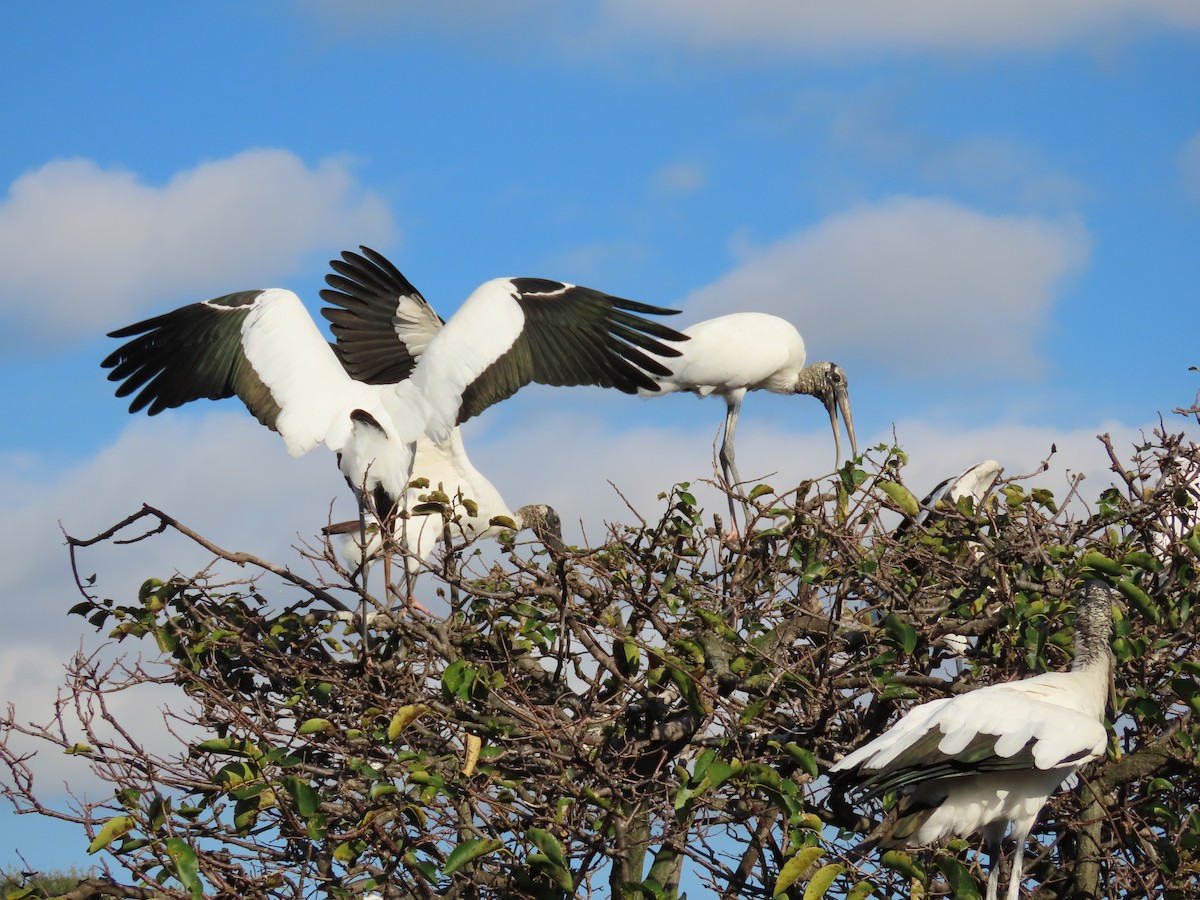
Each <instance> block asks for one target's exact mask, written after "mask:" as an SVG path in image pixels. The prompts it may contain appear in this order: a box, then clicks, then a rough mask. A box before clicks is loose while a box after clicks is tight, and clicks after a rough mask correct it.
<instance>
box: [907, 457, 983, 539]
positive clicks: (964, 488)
mask: <svg viewBox="0 0 1200 900" xmlns="http://www.w3.org/2000/svg"><path fill="white" fill-rule="evenodd" d="M1001 471H1003V469H1002V467H1001V466H1000V463H998V462H996V460H994V459H985V460H984V461H983V462H978V463H975V465H973V466H970V467H968V468H966V469H964V470H963V471H961V472H959V473H958V474H957V475H954V476H952V477H950V478H947V479H946V480H945V481H942V482H939V483H938V484H937V485H936V486H935V487H934V489H933V490H931V491H930V492H929V493H928V494H926V495H925V499H923V500H922V501H921V502H920V504H919V505H920V507H921V511H920V513H918V514H917V517H916V518H915V519H913V518H907V517H906V518H905V519H904V521H902V522H901V523H900V524H899V525H897V526H896V531H895V534H896V536H899V535H901V534H903V533H904V532H906V531H908V530H909V529H910V528H912V527H913V526H914V525H927V524H929V523H931V522H932V521H933V520H934V519H935V518H937V517H939V516H940V515H941V514H942V513H941V510H942V509H943V508H944V507H946V506H957V505H958V501H959V500H961V499H962V498H963V497H970V498H971V501H972V504H973V506H974V508H975V509H976V510H978V509H979V506H980V504H982V503H983V498H984V497H986V496H987V494H988V492H989V491H991V489H992V488H993V487H994V486H995V484H996V480H997V479H998V478H999V477H1000V473H1001Z"/></svg>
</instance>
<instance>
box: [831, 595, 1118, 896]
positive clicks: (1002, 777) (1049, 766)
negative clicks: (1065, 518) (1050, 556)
mask: <svg viewBox="0 0 1200 900" xmlns="http://www.w3.org/2000/svg"><path fill="white" fill-rule="evenodd" d="M1113 599H1114V597H1113V592H1112V590H1111V589H1110V588H1109V587H1108V585H1106V584H1105V583H1104V582H1102V581H1099V580H1092V581H1088V582H1087V583H1085V584H1084V585H1083V586H1082V587H1081V588H1080V589H1079V591H1078V592H1077V595H1076V603H1075V659H1074V661H1073V662H1072V664H1071V670H1070V671H1069V672H1047V673H1045V674H1042V675H1037V676H1034V677H1032V678H1026V679H1023V680H1019V681H1011V682H1007V683H1004V684H994V685H990V686H988V687H983V688H979V689H978V690H974V691H969V692H967V693H964V694H958V695H956V696H953V697H946V698H942V699H939V700H933V701H930V702H929V703H922V704H921V705H920V706H916V707H914V708H913V709H911V710H909V711H908V712H907V713H906V714H905V715H904V717H903V718H902V719H901V720H900V721H899V722H897V723H896V724H895V725H893V726H892V727H891V728H889V729H888V730H887V731H885V732H884V733H883V734H881V735H880V736H879V737H877V738H875V739H874V740H873V741H871V742H870V743H868V744H866V745H865V746H863V747H860V748H859V749H857V750H855V751H854V752H853V753H850V754H848V755H847V756H845V757H843V758H842V759H841V760H840V761H839V762H837V763H836V764H835V765H834V766H833V767H832V768H830V770H829V771H830V773H831V775H832V776H833V779H832V782H831V784H832V786H833V787H834V788H835V789H836V788H838V787H839V786H840V785H841V784H842V783H843V782H844V781H846V780H851V781H855V782H858V784H859V787H858V788H856V789H855V790H854V792H853V793H854V795H855V798H856V799H858V800H863V799H870V798H872V797H879V796H881V795H883V794H885V793H887V792H889V791H897V790H899V791H901V792H902V797H901V799H900V801H899V804H898V808H897V817H896V819H895V820H894V821H891V822H889V823H888V824H887V825H886V826H885V833H884V835H883V836H882V837H878V838H874V839H872V840H871V841H868V842H867V846H872V845H874V844H876V843H878V844H882V845H883V846H905V845H917V844H929V843H933V842H934V841H938V840H941V839H942V838H944V837H947V836H949V835H959V836H961V837H966V836H967V835H969V834H971V833H972V832H974V831H981V832H982V834H983V842H984V846H985V848H986V849H987V851H988V856H989V866H990V872H989V873H988V885H987V900H996V895H997V886H998V883H999V877H1000V866H999V857H1000V850H1001V844H1002V842H1003V840H1004V835H1005V832H1007V831H1008V829H1009V826H1011V827H1012V834H1013V839H1014V840H1015V841H1016V851H1015V854H1014V856H1013V864H1012V870H1011V872H1010V874H1009V883H1008V900H1017V898H1018V897H1019V895H1020V888H1021V882H1022V880H1023V860H1024V853H1025V840H1026V838H1027V837H1028V836H1029V832H1030V830H1031V829H1032V828H1033V823H1034V822H1035V821H1036V820H1037V817H1038V814H1039V813H1040V812H1041V809H1042V807H1043V806H1044V805H1045V804H1046V801H1047V800H1048V799H1049V798H1050V795H1051V794H1053V793H1054V792H1055V791H1056V790H1058V789H1059V787H1060V786H1062V785H1063V784H1064V782H1066V781H1067V780H1069V779H1073V776H1074V774H1075V772H1076V770H1078V769H1079V767H1080V766H1083V765H1085V764H1086V763H1088V762H1090V761H1091V760H1093V759H1097V758H1099V757H1100V756H1102V755H1103V754H1104V752H1105V748H1106V747H1107V745H1108V732H1107V731H1106V730H1105V728H1104V724H1103V720H1104V708H1105V705H1106V702H1107V699H1108V695H1109V692H1110V689H1111V686H1112V669H1113V658H1112V653H1111V651H1110V650H1109V641H1110V640H1111V638H1112V606H1113Z"/></svg>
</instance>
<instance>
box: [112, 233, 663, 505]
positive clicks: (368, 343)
mask: <svg viewBox="0 0 1200 900" xmlns="http://www.w3.org/2000/svg"><path fill="white" fill-rule="evenodd" d="M363 251H364V253H367V254H368V255H369V256H370V257H371V261H372V262H373V263H374V265H373V266H372V265H370V264H369V263H368V261H367V260H363V259H362V258H361V257H357V255H355V254H351V255H350V256H352V257H355V259H356V260H361V262H362V264H363V265H358V264H357V263H356V262H353V261H352V262H350V263H343V262H342V261H339V260H334V261H333V262H332V265H333V266H334V268H335V269H336V270H339V271H347V272H349V273H350V274H351V275H352V276H353V275H355V273H356V272H357V273H358V275H359V276H361V277H362V278H363V279H364V280H363V281H362V282H361V284H363V285H365V287H364V288H363V290H362V291H357V292H350V293H345V292H343V293H340V294H339V293H338V292H323V295H326V296H327V298H330V297H331V296H332V299H334V300H335V301H337V299H338V298H339V297H340V298H341V299H342V300H344V305H343V307H342V308H339V309H336V310H331V311H327V313H326V316H327V318H329V319H331V320H332V322H333V323H334V324H333V330H334V332H335V334H336V335H337V336H338V339H339V346H338V347H336V348H335V347H334V346H332V345H330V344H329V343H328V342H327V341H326V340H325V339H324V338H323V337H322V336H321V334H320V332H319V331H318V329H317V327H316V324H315V323H314V322H313V320H312V318H311V317H310V316H309V315H308V313H307V311H306V310H305V309H304V306H303V304H302V303H301V301H300V299H299V298H298V297H297V296H296V295H295V294H294V293H292V292H291V291H288V290H282V289H278V288H273V289H269V290H259V291H243V292H240V293H236V294H228V295H225V296H223V297H218V298H216V299H214V300H208V301H205V302H202V303H194V304H191V305H189V306H185V307H183V308H181V309H177V310H175V311H173V312H169V313H166V314H164V315H160V316H156V317H155V318H152V319H147V320H145V321H143V322H139V323H137V324H134V325H130V326H128V327H126V328H121V329H118V330H117V331H113V332H111V333H110V337H115V338H129V340H128V341H127V342H126V343H124V344H122V345H121V347H119V348H118V349H117V350H115V351H114V352H113V353H111V354H110V355H109V356H108V357H107V358H106V359H105V360H104V361H103V362H102V363H101V365H102V366H103V367H104V368H108V369H111V370H112V371H111V372H110V373H109V376H108V377H109V380H111V381H119V382H121V384H120V386H119V387H118V388H117V391H116V393H117V396H118V397H125V396H129V395H130V394H135V393H136V396H135V397H134V399H133V400H132V402H131V403H130V406H129V411H130V412H131V413H136V412H138V411H140V410H143V409H145V410H146V411H147V412H148V413H149V414H150V415H156V414H157V413H160V412H162V411H163V410H164V409H169V408H173V407H177V406H180V405H182V404H184V403H188V402H190V401H192V400H198V399H201V398H208V399H214V400H216V399H222V398H225V397H230V396H234V395H237V396H238V397H239V398H240V399H241V400H242V402H243V403H244V404H245V405H246V407H247V409H249V410H250V412H252V413H253V414H254V415H255V416H256V417H257V418H258V420H259V421H260V422H262V423H263V424H264V425H266V426H268V427H270V428H272V429H273V430H275V431H277V432H278V433H279V434H280V436H281V437H282V438H283V439H284V441H285V443H286V445H287V448H288V451H289V453H291V454H292V455H293V456H298V455H301V454H303V453H306V452H308V451H309V450H311V449H312V448H313V447H315V446H316V445H317V444H322V443H323V444H325V445H326V446H327V447H328V448H329V449H330V450H332V451H334V452H335V453H336V454H337V457H338V464H339V467H340V468H341V470H342V472H343V474H344V475H345V476H346V478H347V480H348V481H349V482H350V484H351V486H352V488H354V489H355V492H356V495H357V496H358V497H359V499H360V503H362V501H363V499H364V498H366V500H367V501H368V504H369V505H370V506H371V507H372V508H373V510H374V512H375V514H376V515H377V516H378V517H379V518H380V519H381V520H382V521H387V520H388V519H389V517H390V515H391V513H392V512H393V510H394V509H395V508H396V506H397V504H398V503H401V502H403V498H404V497H405V493H406V491H407V489H408V485H409V482H410V479H411V475H412V470H413V463H414V459H415V456H416V453H417V450H418V446H420V448H421V449H423V450H424V451H425V452H426V454H427V455H429V456H431V457H432V458H439V457H440V459H441V461H442V462H443V463H445V464H446V465H447V466H449V467H451V468H454V467H457V468H458V470H459V475H460V480H459V482H458V483H459V484H466V485H467V486H468V488H469V490H472V491H475V492H486V491H487V489H488V488H490V489H491V491H492V492H493V493H495V489H494V488H492V487H491V485H490V484H488V483H487V482H486V479H484V478H483V476H482V475H480V474H479V472H478V471H477V470H476V469H475V468H474V467H473V466H471V465H470V462H469V460H467V458H466V454H465V452H464V451H463V449H462V442H461V438H460V437H458V436H457V434H456V428H457V425H458V424H459V423H460V422H462V421H465V420H466V419H468V418H470V417H472V416H474V415H477V414H478V413H479V412H481V411H482V410H484V409H486V408H487V407H488V406H491V405H492V404H493V403H496V402H498V401H500V400H503V399H505V398H506V397H509V396H511V395H512V394H513V393H515V392H516V391H517V390H518V389H520V388H521V387H523V386H524V385H526V384H528V383H530V382H531V381H536V382H539V383H543V384H551V385H580V384H590V385H598V386H601V387H612V388H616V389H617V390H620V391H623V392H625V393H634V392H635V391H637V390H639V389H642V390H655V389H656V388H655V384H654V381H653V380H652V377H651V376H652V375H657V376H662V375H666V374H668V373H669V370H668V369H667V368H666V366H665V365H664V364H663V363H662V361H661V360H662V359H666V358H671V357H672V356H676V355H678V351H677V350H675V349H674V348H673V347H671V346H668V345H666V344H663V343H661V342H660V341H661V340H668V341H672V342H674V341H681V340H686V337H685V336H684V335H681V334H680V333H679V332H677V331H674V330H673V329H671V328H668V327H666V326H665V325H662V324H660V323H658V322H654V321H651V320H649V319H647V318H645V317H644V315H667V314H674V313H675V312H677V311H676V310H668V309H663V308H661V307H657V306H650V305H647V304H643V303H637V302H635V301H632V300H625V299H622V298H619V297H614V296H611V295H609V294H604V293H601V292H600V291H596V290H593V289H591V288H585V287H579V286H576V285H572V284H566V283H563V282H558V281H550V280H547V279H542V278H497V279H494V280H492V281H489V282H486V283H485V284H483V285H481V286H480V287H479V288H477V289H476V290H475V291H474V292H473V293H472V294H471V296H470V297H468V298H467V300H466V301H465V302H464V303H463V305H462V307H461V308H460V309H459V310H458V312H457V313H456V314H455V315H454V316H453V317H451V319H450V321H449V322H448V323H446V324H445V325H443V323H442V321H441V319H440V318H439V317H438V316H437V314H436V313H434V312H433V310H432V309H431V308H430V307H429V304H428V303H427V302H426V301H425V299H424V298H423V297H422V296H421V294H420V293H419V292H418V291H417V290H416V289H415V288H413V287H412V285H411V284H410V283H409V282H408V281H407V280H406V279H405V278H404V276H403V275H402V274H400V272H399V271H398V270H397V269H396V268H395V267H394V266H393V265H392V264H391V263H390V262H388V261H387V260H386V259H385V258H384V257H382V256H381V255H379V254H377V253H374V252H373V251H369V250H367V248H363ZM364 267H365V269H364ZM331 278H333V276H331ZM343 281H344V282H345V284H343V283H342V282H343ZM331 283H335V284H336V286H341V287H345V286H347V285H351V284H353V282H351V281H349V280H346V279H342V280H341V281H336V282H331ZM368 289H369V290H370V291H373V292H374V293H373V294H371V295H370V296H368V295H367V294H366V293H365V292H366V291H368ZM651 354H653V355H651ZM484 485H486V487H485V486H484ZM498 496H499V495H498V494H495V497H497V498H498ZM472 499H474V498H472ZM502 506H503V503H502V501H500V507H502ZM505 512H506V510H505ZM493 514H503V513H500V512H499V510H498V509H497V510H495V511H494V512H493Z"/></svg>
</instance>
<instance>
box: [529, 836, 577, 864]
mask: <svg viewBox="0 0 1200 900" xmlns="http://www.w3.org/2000/svg"><path fill="white" fill-rule="evenodd" d="M525 837H527V838H529V840H530V841H532V842H533V845H534V846H535V847H537V848H538V849H539V850H541V851H542V852H543V853H544V854H546V857H547V858H548V859H549V860H550V861H551V862H552V863H554V865H556V866H559V867H560V868H563V869H566V868H567V857H566V855H565V854H564V853H563V848H562V844H560V843H559V842H558V838H556V837H555V836H554V835H552V834H551V833H550V832H548V831H546V830H544V829H542V828H529V829H526V831H525Z"/></svg>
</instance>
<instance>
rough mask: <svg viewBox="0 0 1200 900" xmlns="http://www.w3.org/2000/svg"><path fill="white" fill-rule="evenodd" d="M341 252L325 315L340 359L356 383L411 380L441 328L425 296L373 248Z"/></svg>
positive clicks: (326, 291) (328, 280)
mask: <svg viewBox="0 0 1200 900" xmlns="http://www.w3.org/2000/svg"><path fill="white" fill-rule="evenodd" d="M359 249H361V250H362V254H358V253H355V252H353V251H352V250H344V251H342V258H341V259H332V260H330V261H329V265H330V267H331V268H332V269H333V270H334V271H333V273H332V274H329V275H326V276H325V282H326V284H328V285H329V287H328V288H326V289H324V290H322V291H321V299H322V300H324V301H325V302H327V303H332V304H334V306H332V307H326V308H324V309H322V310H321V314H322V315H323V316H325V318H326V319H328V320H329V322H330V323H331V326H332V330H333V334H334V337H335V338H336V339H337V347H338V356H339V358H340V359H341V360H342V364H343V365H344V366H345V367H346V371H347V372H348V373H349V374H350V377H351V378H354V379H355V380H356V381H362V382H364V383H366V384H395V383H397V382H400V381H403V380H404V379H406V378H408V377H409V375H411V374H412V370H413V366H415V365H416V359H417V357H418V356H419V355H420V353H421V351H422V350H423V349H424V348H425V345H426V344H428V343H429V340H430V339H431V338H432V337H433V335H434V334H435V333H436V332H437V330H438V329H439V328H440V327H441V326H442V319H441V317H440V316H438V315H437V313H435V312H434V311H433V309H432V308H431V307H430V306H429V303H428V302H426V300H425V298H424V297H422V296H421V292H420V291H418V290H417V289H416V288H415V287H413V285H412V283H411V282H410V281H409V280H408V279H407V278H405V277H404V275H403V274H401V272H400V270H399V269H397V268H396V267H395V266H394V265H393V264H392V263H391V262H390V261H389V260H388V259H387V257H385V256H384V255H383V254H381V253H377V252H376V251H374V250H372V249H371V248H370V247H360V248H359Z"/></svg>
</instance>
